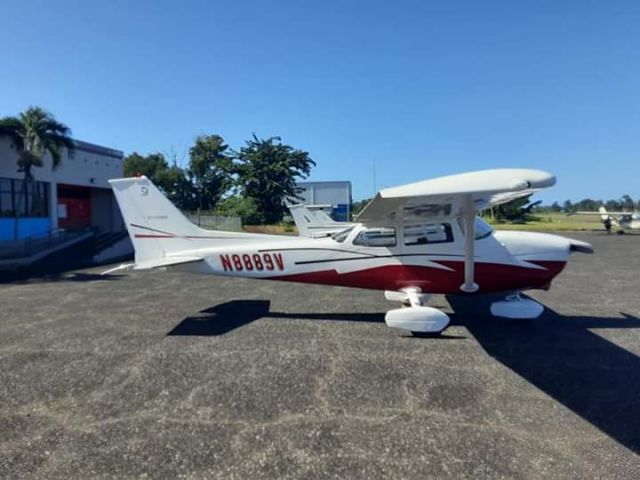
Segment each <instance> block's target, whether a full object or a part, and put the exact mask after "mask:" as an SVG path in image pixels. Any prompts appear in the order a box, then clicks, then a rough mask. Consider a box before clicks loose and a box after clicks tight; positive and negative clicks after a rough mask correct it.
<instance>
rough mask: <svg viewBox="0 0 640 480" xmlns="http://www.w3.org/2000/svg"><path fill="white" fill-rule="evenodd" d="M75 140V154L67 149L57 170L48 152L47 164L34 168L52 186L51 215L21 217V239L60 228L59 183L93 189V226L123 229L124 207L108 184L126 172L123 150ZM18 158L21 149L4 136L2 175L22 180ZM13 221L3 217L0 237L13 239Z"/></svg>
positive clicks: (0, 160) (1, 141)
mask: <svg viewBox="0 0 640 480" xmlns="http://www.w3.org/2000/svg"><path fill="white" fill-rule="evenodd" d="M75 142H76V148H75V149H74V150H73V151H72V152H71V153H69V152H67V150H66V149H63V152H62V159H61V162H60V165H59V166H58V167H57V168H56V169H55V170H54V169H53V168H52V164H53V163H52V159H51V157H50V155H48V154H47V155H45V156H44V165H43V166H42V167H39V168H34V169H33V175H34V178H35V180H37V181H41V182H47V183H49V185H50V188H49V218H45V219H36V218H21V219H20V229H19V230H20V237H21V238H22V237H25V236H30V235H33V234H34V233H39V232H40V231H47V230H50V229H52V228H57V227H58V198H57V193H58V189H57V185H58V184H67V185H75V186H84V187H89V188H90V189H91V205H92V226H96V227H98V228H99V229H101V230H102V231H107V232H110V231H118V230H121V229H122V228H123V222H122V218H121V216H120V210H119V209H118V208H117V205H116V204H115V198H114V196H113V193H112V192H111V187H110V186H109V183H108V180H109V179H111V178H119V177H122V175H123V154H122V152H120V151H118V150H114V149H110V148H106V147H101V146H98V145H93V144H90V143H86V142H82V141H75ZM17 160H18V152H17V150H16V149H15V147H14V145H13V144H12V142H11V141H10V139H8V138H6V137H0V177H3V178H14V179H22V178H23V174H22V173H19V172H18V171H17V165H16V162H17ZM13 222H14V220H13V219H11V218H6V217H5V218H3V219H1V220H0V240H1V239H3V238H5V237H8V238H9V239H12V238H13ZM8 225H10V226H8Z"/></svg>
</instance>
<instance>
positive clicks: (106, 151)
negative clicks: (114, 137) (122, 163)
mask: <svg viewBox="0 0 640 480" xmlns="http://www.w3.org/2000/svg"><path fill="white" fill-rule="evenodd" d="M73 143H74V144H75V146H76V149H78V150H81V151H83V152H89V153H97V154H99V155H104V156H106V157H112V158H116V159H120V160H121V159H122V158H123V157H124V153H123V152H121V151H120V150H116V149H114V148H109V147H103V146H102V145H96V144H95V143H89V142H83V141H82V140H76V139H74V140H73Z"/></svg>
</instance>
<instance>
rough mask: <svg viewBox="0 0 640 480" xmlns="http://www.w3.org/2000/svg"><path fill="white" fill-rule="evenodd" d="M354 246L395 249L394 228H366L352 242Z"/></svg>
mask: <svg viewBox="0 0 640 480" xmlns="http://www.w3.org/2000/svg"><path fill="white" fill-rule="evenodd" d="M353 244H354V245H361V246H363V247H395V245H396V229H395V228H367V229H365V230H362V231H361V232H360V233H359V234H358V236H357V237H356V238H355V239H354V240H353Z"/></svg>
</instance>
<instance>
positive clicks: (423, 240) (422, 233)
mask: <svg viewBox="0 0 640 480" xmlns="http://www.w3.org/2000/svg"><path fill="white" fill-rule="evenodd" d="M446 242H453V233H452V232H451V224H449V223H427V224H424V225H408V226H406V227H404V244H405V245H423V244H427V243H446Z"/></svg>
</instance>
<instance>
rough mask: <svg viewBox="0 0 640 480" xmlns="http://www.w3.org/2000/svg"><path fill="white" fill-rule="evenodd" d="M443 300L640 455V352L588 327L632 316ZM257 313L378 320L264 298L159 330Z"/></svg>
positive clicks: (242, 319)
mask: <svg viewBox="0 0 640 480" xmlns="http://www.w3.org/2000/svg"><path fill="white" fill-rule="evenodd" d="M447 299H448V301H449V303H450V305H451V306H452V308H453V310H454V312H455V313H453V314H452V315H451V320H452V324H453V325H459V326H464V327H465V328H466V329H467V330H468V331H469V332H470V334H471V335H472V336H473V337H475V339H476V340H477V341H478V343H479V344H480V346H481V347H482V348H483V349H484V350H485V351H486V352H487V354H489V355H490V356H491V357H493V358H494V359H495V360H497V361H498V362H500V363H501V364H503V365H504V366H506V367H507V368H509V369H510V370H512V371H513V372H514V373H516V374H518V375H519V376H521V377H522V378H524V379H526V380H527V381H528V382H530V383H531V384H532V385H535V386H536V387H537V388H539V389H540V390H542V391H543V392H545V393H546V394H547V395H549V396H550V397H552V398H554V399H555V400H557V401H558V402H560V403H561V404H563V405H564V406H565V407H567V408H569V409H570V410H572V411H573V412H574V413H576V414H577V415H579V416H580V417H582V418H583V419H585V420H587V421H588V422H590V423H591V424H592V425H594V426H595V427H597V428H598V429H600V430H601V431H602V432H604V433H606V434H607V435H609V436H610V437H612V438H613V439H615V440H616V441H618V442H619V443H620V444H622V445H624V446H625V447H627V448H629V449H630V450H632V451H634V452H636V453H640V358H639V357H638V356H637V355H635V354H633V353H631V352H629V351H628V350H625V349H624V348H622V347H619V346H618V345H616V344H614V343H612V342H610V341H608V340H606V339H605V338H603V337H601V336H600V335H598V334H597V333H594V332H593V331H591V330H596V329H601V328H602V329H626V328H640V319H639V318H637V317H635V316H633V315H629V314H625V313H621V316H622V318H606V317H581V316H576V317H569V316H563V315H559V314H558V313H556V312H554V311H553V310H551V309H548V308H547V309H546V311H545V313H544V314H543V315H542V317H540V318H538V319H535V320H505V319H497V318H494V317H492V316H491V315H490V314H489V305H490V303H491V301H492V300H493V298H492V297H490V296H487V297H478V296H475V297H473V298H468V297H464V296H449V297H447ZM260 318H282V319H309V320H321V321H345V322H370V323H381V322H384V313H283V312H271V311H270V302H269V301H267V300H234V301H230V302H227V303H223V304H221V305H216V306H214V307H211V308H208V309H205V310H202V311H201V312H199V313H198V314H197V315H194V316H190V317H187V318H185V319H184V320H182V322H180V323H179V324H178V325H177V326H176V327H175V328H174V329H173V330H171V331H170V332H169V333H168V334H167V335H198V336H210V335H223V334H225V333H228V332H230V331H232V330H234V329H236V328H239V327H242V326H244V325H247V324H249V323H251V322H253V321H254V320H257V319H260ZM407 338H412V337H407ZM431 338H432V339H433V341H435V340H441V339H443V338H465V337H456V336H453V335H451V336H447V335H446V332H445V334H444V335H442V336H439V337H431ZM418 340H422V341H425V340H424V339H418ZM426 341H429V340H426Z"/></svg>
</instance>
